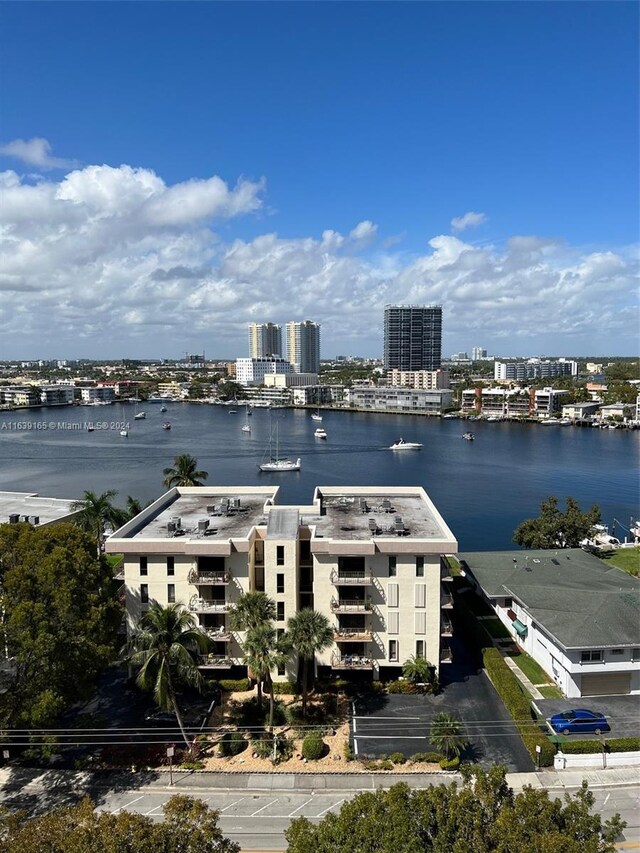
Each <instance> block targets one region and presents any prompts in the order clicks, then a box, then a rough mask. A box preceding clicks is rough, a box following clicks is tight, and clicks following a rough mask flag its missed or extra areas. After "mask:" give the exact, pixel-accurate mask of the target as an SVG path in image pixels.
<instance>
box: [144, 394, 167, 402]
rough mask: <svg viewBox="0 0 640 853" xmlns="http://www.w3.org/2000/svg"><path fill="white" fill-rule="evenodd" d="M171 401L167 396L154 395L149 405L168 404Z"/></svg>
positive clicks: (149, 400) (150, 398)
mask: <svg viewBox="0 0 640 853" xmlns="http://www.w3.org/2000/svg"><path fill="white" fill-rule="evenodd" d="M168 400H169V397H167V395H166V394H152V395H151V397H149V398H148V399H147V403H166V402H167V401H168Z"/></svg>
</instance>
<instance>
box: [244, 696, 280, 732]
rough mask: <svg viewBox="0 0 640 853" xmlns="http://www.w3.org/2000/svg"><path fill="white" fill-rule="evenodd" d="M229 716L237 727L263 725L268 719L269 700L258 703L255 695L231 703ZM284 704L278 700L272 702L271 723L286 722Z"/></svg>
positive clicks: (277, 724)
mask: <svg viewBox="0 0 640 853" xmlns="http://www.w3.org/2000/svg"><path fill="white" fill-rule="evenodd" d="M230 717H231V719H232V720H233V722H234V723H235V724H236V726H238V727H239V728H254V727H255V726H264V725H266V724H267V722H268V720H269V702H268V701H267V700H266V699H263V701H262V702H261V703H260V702H258V697H257V696H252V697H251V698H250V699H243V700H242V701H240V702H236V703H233V705H232V707H231V708H230ZM286 722H287V720H286V716H285V709H284V705H283V704H282V702H281V701H280V700H276V701H275V702H274V707H273V724H274V726H281V725H283V724H284V723H286Z"/></svg>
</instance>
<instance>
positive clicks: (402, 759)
mask: <svg viewBox="0 0 640 853" xmlns="http://www.w3.org/2000/svg"><path fill="white" fill-rule="evenodd" d="M389 758H390V760H391V761H393V763H394V764H406V763H407V758H406V756H405V755H403V754H402V753H401V752H392V753H391V755H390V756H389Z"/></svg>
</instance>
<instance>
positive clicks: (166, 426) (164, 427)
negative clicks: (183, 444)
mask: <svg viewBox="0 0 640 853" xmlns="http://www.w3.org/2000/svg"><path fill="white" fill-rule="evenodd" d="M162 429H171V424H170V423H169V421H163V422H162Z"/></svg>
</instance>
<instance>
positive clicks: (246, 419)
mask: <svg viewBox="0 0 640 853" xmlns="http://www.w3.org/2000/svg"><path fill="white" fill-rule="evenodd" d="M250 414H251V412H250V411H249V406H248V405H246V406H245V407H244V423H243V424H242V432H251V426H250V424H249V415H250Z"/></svg>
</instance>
